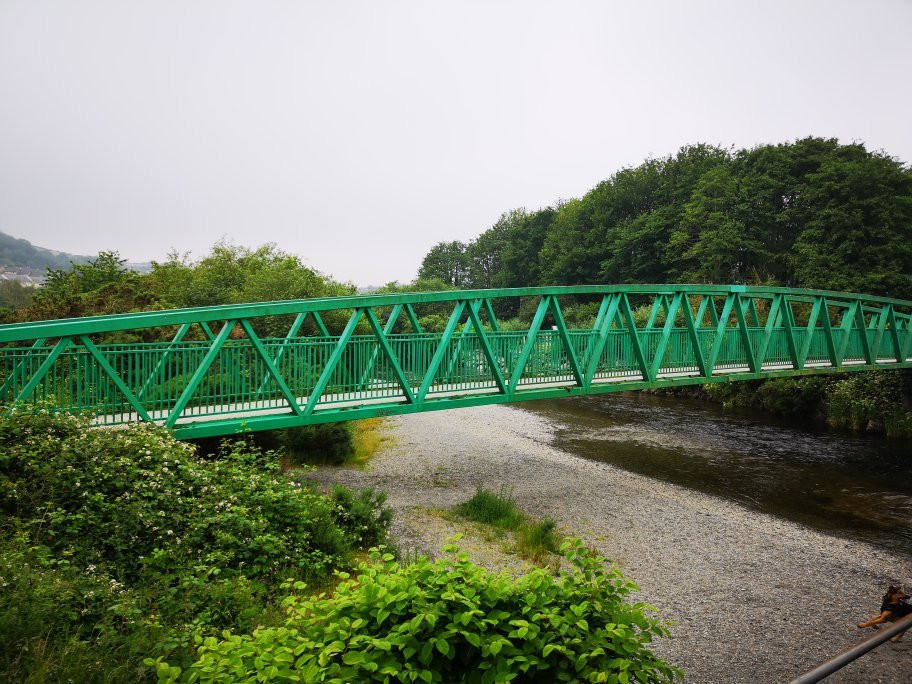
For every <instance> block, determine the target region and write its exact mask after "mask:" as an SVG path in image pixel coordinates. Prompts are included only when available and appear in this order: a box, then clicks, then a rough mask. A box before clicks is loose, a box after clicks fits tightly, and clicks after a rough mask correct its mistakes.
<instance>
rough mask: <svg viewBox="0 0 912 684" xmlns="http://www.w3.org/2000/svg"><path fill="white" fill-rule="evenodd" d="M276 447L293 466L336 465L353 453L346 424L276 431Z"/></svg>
mask: <svg viewBox="0 0 912 684" xmlns="http://www.w3.org/2000/svg"><path fill="white" fill-rule="evenodd" d="M275 432H276V433H277V437H278V445H277V446H278V448H280V449H282V451H283V452H284V453H285V456H286V458H287V459H288V460H289V461H290V462H291V463H293V464H295V465H305V464H311V465H339V464H341V463H345V461H347V460H348V459H349V458H351V457H352V456H353V455H354V453H355V442H354V436H353V434H352V429H351V426H350V425H349V424H348V423H322V424H320V425H302V426H300V427H293V428H287V429H285V430H276V431H275Z"/></svg>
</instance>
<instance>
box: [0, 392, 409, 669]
mask: <svg viewBox="0 0 912 684" xmlns="http://www.w3.org/2000/svg"><path fill="white" fill-rule="evenodd" d="M276 461H277V459H276V458H275V455H274V454H270V453H264V452H263V451H261V450H259V449H257V448H255V447H253V446H251V445H249V444H247V443H246V442H243V441H236V442H230V443H226V444H225V445H224V448H223V449H222V451H221V452H220V453H219V454H218V456H217V457H215V458H212V457H202V456H199V455H198V454H197V453H196V452H195V449H194V447H192V446H191V445H188V444H184V443H181V442H178V441H176V440H174V439H173V437H171V436H170V435H169V434H168V433H167V431H165V430H164V429H162V428H158V427H155V426H151V425H143V424H137V425H132V426H129V427H125V428H123V429H119V430H104V429H97V428H94V429H93V428H89V427H88V425H87V423H86V421H85V420H84V419H81V418H76V417H72V416H67V415H64V414H56V413H49V412H47V411H44V410H40V409H34V408H29V409H21V410H19V409H17V410H14V411H12V412H11V413H9V414H6V415H3V416H0V516H2V517H0V540H3V541H0V585H4V586H2V588H3V591H2V592H0V640H2V642H3V643H4V649H0V651H4V652H5V653H6V654H8V655H4V656H3V657H2V658H0V667H3V668H4V669H0V679H2V678H3V677H4V676H12V673H15V674H16V676H17V678H20V679H28V678H29V677H32V678H33V680H34V681H44V680H46V679H47V680H63V681H66V676H64V675H65V674H66V673H70V672H77V671H78V670H77V669H75V668H80V667H81V668H83V671H84V672H86V673H89V674H87V675H86V677H87V678H88V679H89V680H96V679H97V680H107V681H136V679H137V678H138V677H140V676H141V674H142V671H143V670H144V669H145V668H144V666H142V665H141V663H140V660H141V657H145V656H147V655H149V654H150V653H155V654H172V655H171V656H170V657H172V658H174V659H177V660H179V661H181V662H184V663H185V664H186V663H187V662H189V661H187V658H188V657H189V653H190V650H189V649H190V646H191V640H192V635H194V634H203V635H205V634H211V633H215V631H216V630H219V629H225V628H232V629H241V630H247V629H252V628H253V627H254V626H256V625H258V624H271V623H273V622H274V621H275V619H276V618H277V616H278V613H277V611H276V604H275V600H276V591H277V585H278V582H279V580H280V579H281V578H285V577H288V576H290V575H293V576H296V577H297V578H299V579H306V580H308V581H312V582H314V583H316V584H319V583H320V582H321V581H325V580H326V579H327V578H328V577H329V576H330V573H331V571H332V570H334V569H336V568H340V567H348V566H349V564H350V562H351V558H352V557H353V554H354V552H355V551H357V550H358V549H362V548H366V547H367V546H368V545H370V544H377V543H383V542H384V541H385V539H386V532H387V529H388V527H389V523H390V515H391V514H390V512H389V510H388V509H386V508H385V507H384V500H385V499H384V496H383V495H382V494H378V493H375V492H373V491H366V492H360V493H355V492H351V491H349V490H347V489H346V488H344V487H341V486H340V487H337V488H336V489H335V490H334V491H333V492H332V494H331V495H330V496H325V495H323V494H320V493H319V492H318V491H316V490H315V489H314V488H312V487H311V486H309V485H306V484H302V483H301V482H298V481H295V480H293V479H290V478H288V477H285V476H283V475H282V474H281V473H280V471H279V466H278V464H277V462H276ZM137 668H139V669H137ZM92 673H98V674H97V676H96V675H95V674H92ZM86 677H75V681H86Z"/></svg>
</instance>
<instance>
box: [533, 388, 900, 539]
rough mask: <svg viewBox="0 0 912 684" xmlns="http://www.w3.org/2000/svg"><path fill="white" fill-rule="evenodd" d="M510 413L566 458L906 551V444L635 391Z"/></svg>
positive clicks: (550, 403) (547, 403)
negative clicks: (547, 436) (543, 428)
mask: <svg viewBox="0 0 912 684" xmlns="http://www.w3.org/2000/svg"><path fill="white" fill-rule="evenodd" d="M517 407H520V408H522V409H523V410H526V411H530V412H532V413H535V414H537V415H539V416H541V417H543V418H545V419H546V420H547V421H549V423H550V424H551V425H552V426H553V429H554V432H553V439H554V445H555V446H558V447H559V448H561V449H562V450H564V451H567V452H570V453H573V454H576V455H578V456H583V457H585V458H589V459H594V460H598V461H604V462H607V463H611V464H613V465H615V466H618V467H620V468H623V469H625V470H628V471H631V472H635V473H639V474H642V475H647V476H649V477H653V478H657V479H661V480H664V481H667V482H670V483H674V484H677V485H681V486H684V487H688V488H690V489H694V490H697V491H701V492H705V493H708V494H713V495H715V496H720V497H724V498H727V499H731V500H733V501H737V502H738V503H740V504H743V505H745V506H748V507H751V508H754V509H756V510H759V511H763V512H765V513H769V514H771V515H775V516H779V517H782V518H785V519H788V520H793V521H796V522H800V523H802V524H805V525H808V526H811V527H814V528H817V529H820V530H824V531H827V532H835V533H837V534H839V535H840V536H847V537H852V538H855V539H859V540H862V541H866V542H870V543H872V544H875V545H878V546H881V547H885V548H888V549H891V550H893V551H898V552H902V553H907V554H912V477H910V472H909V468H910V466H912V446H910V444H909V441H908V440H903V439H883V438H879V437H871V436H865V435H855V434H852V433H849V432H843V431H833V430H828V429H826V428H825V427H823V426H819V425H814V424H812V423H807V422H805V423H798V422H796V421H794V420H786V419H777V418H773V417H770V416H767V415H759V414H756V413H749V412H745V411H737V410H729V409H724V408H723V407H721V406H720V405H717V404H712V403H709V402H704V401H699V400H694V399H681V398H671V397H662V396H655V395H650V394H644V393H634V392H631V393H623V394H610V395H602V396H593V397H583V398H579V399H562V400H554V401H539V402H530V403H526V404H517Z"/></svg>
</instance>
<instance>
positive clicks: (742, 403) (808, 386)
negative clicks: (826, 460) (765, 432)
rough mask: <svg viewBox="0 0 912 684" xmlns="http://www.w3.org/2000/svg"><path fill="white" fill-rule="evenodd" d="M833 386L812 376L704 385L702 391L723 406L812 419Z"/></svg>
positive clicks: (821, 378) (827, 379) (826, 379)
mask: <svg viewBox="0 0 912 684" xmlns="http://www.w3.org/2000/svg"><path fill="white" fill-rule="evenodd" d="M833 382H834V379H832V378H828V377H814V376H811V377H807V378H773V379H770V380H755V381H751V382H738V383H729V382H720V383H714V384H711V385H707V386H706V391H707V392H708V393H709V396H710V397H712V398H713V399H715V400H716V401H720V402H722V403H723V404H725V405H726V406H731V407H735V408H759V409H761V410H763V411H766V412H767V413H772V414H775V415H779V416H813V415H815V414H821V413H823V412H824V411H825V405H824V401H825V400H824V397H825V393H826V390H827V387H828V386H829V385H831V384H832V383H833ZM835 382H838V380H836V381H835Z"/></svg>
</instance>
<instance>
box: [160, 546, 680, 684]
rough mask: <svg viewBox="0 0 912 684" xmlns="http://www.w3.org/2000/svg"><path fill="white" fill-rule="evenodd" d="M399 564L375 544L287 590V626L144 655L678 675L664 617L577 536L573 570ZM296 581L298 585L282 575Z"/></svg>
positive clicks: (453, 674) (284, 665)
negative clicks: (331, 575)
mask: <svg viewBox="0 0 912 684" xmlns="http://www.w3.org/2000/svg"><path fill="white" fill-rule="evenodd" d="M445 550H446V551H447V552H451V553H455V555H454V556H453V557H451V558H448V559H441V560H438V561H436V562H430V561H429V560H428V559H427V558H420V559H418V561H417V562H415V563H414V564H412V565H408V566H400V565H398V564H397V563H395V562H394V561H393V557H392V556H391V555H389V554H383V555H381V552H380V551H377V550H374V551H372V553H371V562H369V563H363V564H361V565H360V566H359V568H358V571H357V575H356V577H354V578H351V577H349V576H348V575H347V574H345V573H340V577H341V578H342V579H343V581H342V583H341V584H340V585H339V586H338V587H337V589H336V591H335V594H334V595H333V596H331V597H325V596H322V595H321V596H319V597H307V596H300V595H298V594H296V593H292V594H291V595H290V596H289V597H288V598H286V599H285V606H286V608H287V610H288V619H287V621H286V623H285V624H284V625H283V626H281V627H270V628H264V629H258V630H256V631H254V632H253V634H251V635H243V636H241V635H231V634H226V635H225V636H224V638H223V639H221V640H220V639H217V638H214V637H212V638H206V639H200V647H199V650H198V653H199V660H198V661H197V662H196V663H194V664H193V665H192V666H191V668H190V669H189V670H187V671H184V670H182V669H181V668H180V667H179V666H176V665H169V664H168V663H167V662H165V661H164V660H163V659H158V660H157V661H155V660H151V659H150V660H149V661H147V663H148V664H149V665H150V666H155V667H156V669H157V672H158V675H159V678H160V679H159V681H160V682H176V681H202V682H254V681H277V682H280V681H306V682H318V681H334V682H367V681H378V682H381V681H385V682H389V681H425V682H456V681H460V682H462V681H465V682H505V681H516V682H555V681H573V682H576V681H591V682H622V683H624V684H626V682H628V681H635V682H664V681H670V680H672V679H674V678H675V677H676V676H678V675H679V674H680V673H679V672H678V670H676V669H675V668H673V667H671V666H670V665H668V664H667V663H665V662H664V661H663V660H661V659H660V658H658V657H656V656H655V655H654V654H653V653H652V652H651V651H649V650H648V648H647V644H648V643H650V642H651V641H652V639H653V638H654V637H663V636H667V635H668V632H667V630H666V628H665V626H664V625H663V624H662V623H661V622H659V621H658V620H656V619H655V618H653V617H651V616H649V615H647V611H649V610H651V609H650V608H649V607H648V606H644V605H643V604H633V605H630V604H628V603H627V600H626V599H627V596H628V594H629V593H630V592H631V590H633V589H635V586H634V585H633V584H632V583H631V582H630V581H628V580H627V579H625V578H624V577H623V576H622V575H621V573H620V572H619V571H618V570H617V569H616V568H614V567H612V568H611V569H606V567H605V561H604V559H603V558H598V557H595V556H592V555H590V554H589V552H588V551H587V550H586V548H585V547H584V546H583V545H582V543H581V542H579V541H578V540H577V541H574V542H566V543H565V544H564V546H563V551H564V555H565V558H566V559H567V561H568V562H569V564H570V566H571V570H570V571H568V572H563V573H561V574H560V576H558V577H557V578H555V577H553V576H552V575H550V574H549V573H548V572H546V571H544V570H540V569H539V570H534V571H532V572H531V573H529V574H528V575H525V576H523V577H520V578H518V579H514V578H512V577H510V576H509V575H506V574H495V573H492V572H489V571H487V570H485V569H484V568H481V567H479V566H476V565H474V564H473V563H471V562H470V561H469V560H468V558H467V556H466V555H465V554H460V553H458V552H457V550H456V549H455V547H448V548H447V549H445ZM286 587H287V588H288V589H290V590H292V591H299V590H301V589H303V588H304V585H303V583H292V582H289V583H287V584H286Z"/></svg>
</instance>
